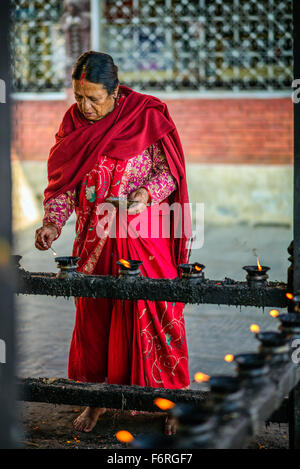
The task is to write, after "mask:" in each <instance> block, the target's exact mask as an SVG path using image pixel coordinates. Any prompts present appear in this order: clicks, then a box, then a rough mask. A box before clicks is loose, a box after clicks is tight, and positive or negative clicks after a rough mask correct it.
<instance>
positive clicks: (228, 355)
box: [224, 353, 234, 363]
mask: <svg viewBox="0 0 300 469" xmlns="http://www.w3.org/2000/svg"><path fill="white" fill-rule="evenodd" d="M224 360H225V362H228V363H229V362H232V361H233V360H234V356H233V355H232V354H231V353H227V355H225V357H224Z"/></svg>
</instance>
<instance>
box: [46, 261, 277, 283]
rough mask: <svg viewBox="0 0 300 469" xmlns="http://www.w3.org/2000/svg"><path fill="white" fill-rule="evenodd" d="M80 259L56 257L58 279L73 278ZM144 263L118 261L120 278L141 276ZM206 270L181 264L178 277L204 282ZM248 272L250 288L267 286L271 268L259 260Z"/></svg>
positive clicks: (201, 266)
mask: <svg viewBox="0 0 300 469" xmlns="http://www.w3.org/2000/svg"><path fill="white" fill-rule="evenodd" d="M79 259H80V258H79V257H72V256H69V257H56V258H55V261H56V262H57V267H58V268H59V272H58V274H57V277H58V278H61V279H64V278H66V277H70V276H72V275H73V274H74V273H76V269H77V262H78V261H79ZM142 263H143V262H142V261H139V260H126V259H120V260H119V261H117V265H118V266H119V274H120V276H127V278H133V277H136V276H140V275H141V271H140V266H141V265H142ZM204 269H205V265H203V264H199V263H198V262H194V263H193V264H179V265H178V276H179V277H180V278H183V279H184V278H186V279H190V280H193V279H194V280H197V281H204V280H205V277H204ZM243 269H244V270H246V272H247V275H246V280H247V284H248V286H249V287H262V286H264V285H265V284H266V281H267V278H268V275H267V273H266V272H267V271H268V270H269V269H270V267H266V266H261V265H260V263H259V260H258V258H257V265H256V266H255V265H250V266H245V267H243Z"/></svg>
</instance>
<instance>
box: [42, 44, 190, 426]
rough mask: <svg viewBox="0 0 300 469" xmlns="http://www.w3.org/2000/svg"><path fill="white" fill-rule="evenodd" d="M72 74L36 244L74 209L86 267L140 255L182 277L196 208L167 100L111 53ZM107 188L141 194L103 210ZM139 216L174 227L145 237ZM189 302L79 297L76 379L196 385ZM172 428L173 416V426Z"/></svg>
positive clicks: (72, 375)
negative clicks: (134, 81)
mask: <svg viewBox="0 0 300 469" xmlns="http://www.w3.org/2000/svg"><path fill="white" fill-rule="evenodd" d="M72 79H73V89H74V96H75V100H76V103H74V104H73V105H72V106H71V107H70V108H69V109H68V110H67V112H66V114H65V116H64V117H63V120H62V122H61V124H60V127H59V130H58V132H57V134H56V143H55V145H54V146H53V147H52V148H51V150H50V156H49V160H48V179H49V184H48V187H47V188H46V190H45V200H44V210H45V215H44V219H43V226H42V227H41V228H39V229H38V230H37V231H36V241H35V245H36V247H37V248H38V249H40V250H46V249H49V248H50V246H51V244H52V242H53V241H54V240H56V239H57V238H58V237H59V235H60V233H61V229H62V227H63V226H64V224H65V223H66V221H67V219H68V217H69V216H70V215H71V213H72V212H73V210H75V212H76V215H77V221H76V238H75V242H74V246H73V255H74V256H78V257H80V261H79V267H78V270H79V271H80V272H82V273H83V274H96V275H97V274H98V275H107V274H112V275H117V274H118V266H117V264H116V261H118V260H120V259H129V260H132V259H138V260H141V261H142V262H143V264H142V265H141V267H140V269H141V272H142V275H143V276H145V277H151V278H175V277H177V265H178V264H179V263H182V262H187V260H188V257H189V249H188V247H190V244H188V243H189V242H190V225H189V222H190V218H189V211H186V210H185V215H184V216H183V213H184V206H185V209H186V207H189V205H188V191H187V185H186V177H185V163H184V156H183V152H182V147H181V144H180V140H179V137H178V134H177V131H176V128H175V125H174V123H173V121H172V119H171V118H170V116H169V113H168V110H167V107H166V105H165V104H164V103H162V102H161V101H160V100H159V99H157V98H154V97H152V96H148V95H144V94H140V93H137V92H135V91H133V90H131V89H130V88H128V87H126V86H122V85H120V84H119V80H118V74H117V67H116V66H115V65H114V63H113V60H112V58H111V57H110V56H109V55H107V54H103V53H98V52H93V51H89V52H86V53H84V54H82V55H81V56H80V57H79V58H78V60H77V62H76V64H75V66H74V68H73V73H72ZM109 197H118V198H123V199H126V198H127V199H129V200H132V201H134V202H135V203H134V204H132V206H131V207H130V208H129V209H128V212H126V211H125V212H126V217H125V218H124V216H117V215H118V214H119V213H120V211H121V210H118V208H116V207H114V206H112V209H107V210H106V212H105V215H104V210H103V209H104V208H105V207H106V208H107V205H108V204H107V203H105V201H106V199H107V198H109ZM173 203H174V204H175V203H176V204H175V205H176V206H177V207H179V209H181V210H179V212H181V213H179V215H178V210H177V212H176V210H175V211H172V212H171V211H169V212H168V211H166V210H165V209H164V210H160V208H161V207H166V205H167V207H169V206H170V205H171V204H173ZM123 212H124V210H123ZM123 215H124V214H123ZM136 217H139V224H140V225H143V228H145V227H146V228H148V227H149V225H150V223H151V224H152V225H157V228H158V229H159V230H162V231H163V230H164V229H165V228H164V227H165V225H166V222H170V220H171V230H170V231H169V233H170V235H169V236H163V235H162V231H160V232H159V233H160V234H159V235H158V236H157V235H156V236H152V231H151V234H149V233H147V234H146V235H145V229H143V230H142V231H143V232H144V234H143V236H142V235H141V236H139V232H138V230H137V229H135V228H137V224H134V223H133V222H134V221H136ZM187 221H188V222H187ZM183 222H185V224H186V226H185V227H184V229H181V230H179V233H180V235H179V236H178V235H177V236H176V233H175V234H174V231H176V230H178V226H179V227H180V228H182V227H183ZM113 226H114V229H112V227H113ZM134 227H135V228H134ZM140 228H141V227H140ZM124 233H125V235H124ZM183 308H184V304H182V303H170V302H166V301H157V302H153V301H145V300H139V301H129V300H126V301H121V300H114V299H104V298H103V299H91V298H78V299H77V301H76V321H75V327H74V332H73V337H72V342H71V346H70V354H69V367H68V376H69V379H72V380H76V381H83V382H93V383H98V382H107V383H112V384H127V385H139V386H152V387H159V388H171V389H184V388H188V386H189V372H188V352H187V343H186V335H185V324H184V317H183ZM104 412H105V409H103V408H91V407H87V408H86V409H85V410H84V412H83V413H82V414H81V415H80V416H79V417H78V418H77V419H76V420H75V422H74V426H75V428H76V429H77V430H82V431H91V430H92V428H93V427H94V426H95V424H96V422H97V419H98V417H99V415H101V414H103V413H104ZM173 430H174V427H173V424H172V423H171V422H170V421H167V427H166V431H167V433H169V434H170V433H171V432H172V431H173Z"/></svg>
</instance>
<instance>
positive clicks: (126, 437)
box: [116, 430, 134, 443]
mask: <svg viewBox="0 0 300 469" xmlns="http://www.w3.org/2000/svg"><path fill="white" fill-rule="evenodd" d="M116 438H117V440H119V441H121V442H122V443H130V442H131V441H132V440H134V437H133V435H131V433H130V432H128V431H127V430H120V431H119V432H117V433H116Z"/></svg>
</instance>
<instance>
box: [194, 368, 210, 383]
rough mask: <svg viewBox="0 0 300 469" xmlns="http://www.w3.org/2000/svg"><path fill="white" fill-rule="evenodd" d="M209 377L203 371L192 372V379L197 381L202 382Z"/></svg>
mask: <svg viewBox="0 0 300 469" xmlns="http://www.w3.org/2000/svg"><path fill="white" fill-rule="evenodd" d="M209 379H210V376H209V375H206V374H205V373H201V371H198V372H197V373H195V374H194V380H195V381H197V383H203V382H204V381H209Z"/></svg>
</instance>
